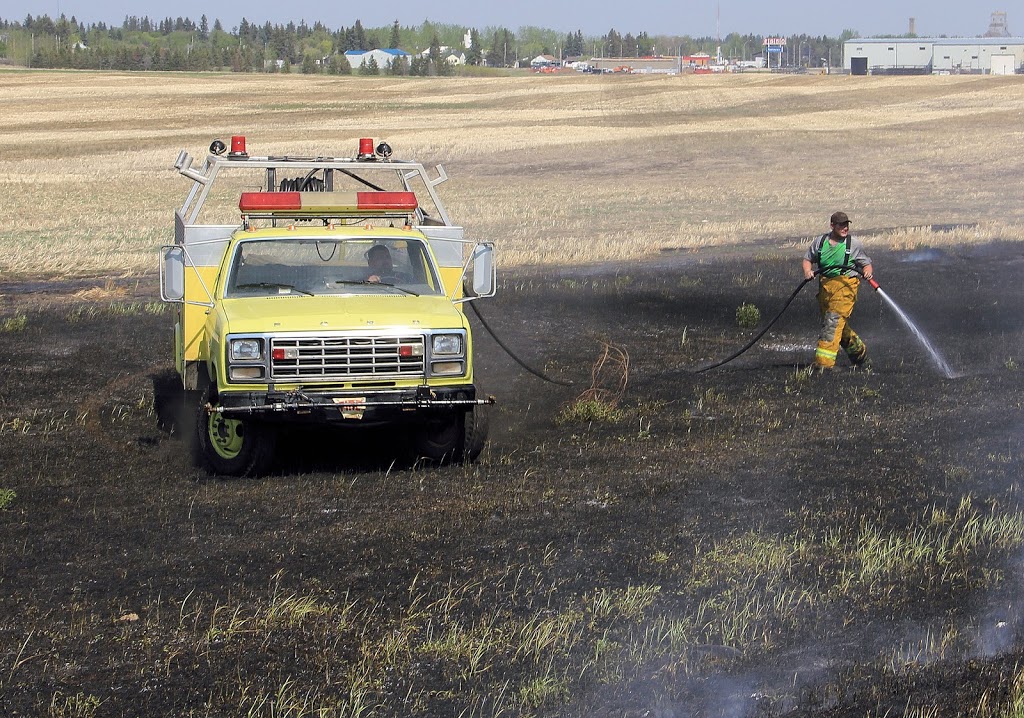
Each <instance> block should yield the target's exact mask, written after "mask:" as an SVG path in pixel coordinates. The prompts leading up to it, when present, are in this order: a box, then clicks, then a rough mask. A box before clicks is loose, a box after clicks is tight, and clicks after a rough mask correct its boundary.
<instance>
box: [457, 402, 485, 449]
mask: <svg viewBox="0 0 1024 718" xmlns="http://www.w3.org/2000/svg"><path fill="white" fill-rule="evenodd" d="M489 430H490V412H489V411H488V410H487V407H486V406H474V407H473V408H471V409H470V410H469V411H467V412H466V419H465V428H464V430H463V441H462V454H463V460H464V461H465V462H466V463H472V462H474V461H476V460H477V459H478V458H480V453H481V452H482V451H483V450H484V444H486V443H487V433H488V431H489Z"/></svg>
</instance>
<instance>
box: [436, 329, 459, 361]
mask: <svg viewBox="0 0 1024 718" xmlns="http://www.w3.org/2000/svg"><path fill="white" fill-rule="evenodd" d="M430 350H431V352H432V353H433V355H434V356H458V355H460V354H462V335H461V334H435V335H434V337H433V343H432V344H431V346H430Z"/></svg>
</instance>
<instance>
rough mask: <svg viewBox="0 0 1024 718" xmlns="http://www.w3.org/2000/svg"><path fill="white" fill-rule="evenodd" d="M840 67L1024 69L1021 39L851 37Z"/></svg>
mask: <svg viewBox="0 0 1024 718" xmlns="http://www.w3.org/2000/svg"><path fill="white" fill-rule="evenodd" d="M843 67H845V68H846V69H847V70H849V71H850V72H851V73H852V74H854V75H867V74H887V75H888V74H892V75H915V74H928V73H947V72H950V73H957V72H964V73H985V74H988V73H991V74H997V75H1010V74H1013V73H1015V72H1024V38H1020V37H953V38H945V37H943V38H923V37H918V38H907V37H898V38H897V37H891V38H873V37H865V38H854V39H853V40H847V41H846V42H845V43H843Z"/></svg>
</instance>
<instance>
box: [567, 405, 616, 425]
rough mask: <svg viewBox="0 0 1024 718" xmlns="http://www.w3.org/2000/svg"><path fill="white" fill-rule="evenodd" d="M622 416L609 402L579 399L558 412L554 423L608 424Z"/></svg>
mask: <svg viewBox="0 0 1024 718" xmlns="http://www.w3.org/2000/svg"><path fill="white" fill-rule="evenodd" d="M622 416H623V413H622V410H621V409H619V408H618V407H616V406H615V405H614V404H612V403H610V402H607V401H601V400H600V399H579V400H577V401H574V402H573V403H572V404H569V405H568V406H566V407H564V408H563V409H562V410H561V411H560V412H558V416H556V417H555V423H556V424H569V423H586V422H590V421H597V422H605V423H610V422H613V421H618V420H619V419H621V418H622Z"/></svg>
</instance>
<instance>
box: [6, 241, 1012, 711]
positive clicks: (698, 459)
mask: <svg viewBox="0 0 1024 718" xmlns="http://www.w3.org/2000/svg"><path fill="white" fill-rule="evenodd" d="M908 256H909V255H908V254H906V253H903V254H901V253H892V254H880V255H879V256H877V257H876V271H878V272H879V274H880V275H881V269H879V268H880V267H884V268H885V277H886V278H887V288H889V291H890V294H891V295H892V296H894V297H896V298H897V301H900V302H901V304H903V305H904V306H905V308H906V309H907V311H908V312H909V313H911V314H912V315H913V316H915V317H918V318H919V320H920V321H921V323H922V325H923V328H924V329H925V331H926V332H927V333H928V334H929V336H931V338H932V339H933V340H934V341H935V343H936V344H937V345H938V346H939V347H941V348H942V349H944V350H945V352H946V353H947V356H948V358H949V360H950V361H951V363H953V364H954V365H956V366H957V367H958V368H960V369H961V370H963V372H964V374H965V375H964V376H963V377H962V378H959V379H956V380H946V379H943V378H942V377H941V376H939V374H938V372H937V371H935V370H933V369H932V367H931V366H930V365H929V364H928V361H927V359H926V358H925V357H924V356H923V355H922V354H921V353H920V352H919V351H918V350H917V349H916V347H915V346H914V345H913V344H912V343H911V340H910V338H909V337H907V336H905V335H904V333H903V331H902V329H901V327H900V325H899V324H898V322H897V320H896V318H895V317H893V316H891V315H890V314H889V313H887V311H886V310H885V309H884V307H882V306H881V303H880V302H878V300H877V298H874V297H872V296H871V295H867V294H866V295H863V296H862V299H861V302H860V303H859V304H858V309H857V313H856V314H855V325H856V326H857V328H858V331H860V332H861V334H862V335H863V336H864V337H865V339H866V340H867V341H868V343H869V345H870V347H871V351H872V359H873V365H872V367H871V369H870V370H867V371H864V370H857V371H852V370H849V369H842V370H840V371H838V372H836V373H835V374H833V375H831V376H818V375H815V374H813V373H810V372H807V371H806V369H805V363H806V361H807V359H808V357H809V355H810V352H811V343H812V342H813V337H814V335H815V328H814V327H815V323H816V322H815V319H814V311H815V310H814V306H813V298H812V297H811V295H810V293H809V291H808V296H806V297H802V298H801V299H802V301H798V302H797V303H796V304H794V306H793V308H791V310H790V312H789V313H787V315H785V316H784V317H783V319H782V320H781V321H780V322H779V323H778V325H777V326H776V327H775V328H773V330H772V331H771V332H770V333H769V334H768V335H767V336H766V337H765V339H764V340H763V341H762V343H761V344H759V345H758V346H757V347H755V348H754V349H752V350H751V351H750V352H748V353H747V354H745V355H743V356H742V357H740V358H739V359H737V360H736V361H735V362H733V363H731V364H729V365H726V366H725V367H722V368H721V369H718V370H714V371H712V372H707V373H705V374H692V373H691V372H690V371H689V369H692V368H694V367H696V366H700V365H701V364H703V363H706V362H708V361H711V360H713V359H716V358H719V357H721V356H723V355H725V354H727V353H728V352H729V351H731V350H732V349H734V348H735V347H736V346H738V345H741V344H742V343H743V342H744V341H746V339H747V337H749V336H750V334H751V332H753V331H756V329H752V328H742V327H739V326H737V323H736V310H737V307H739V306H741V305H742V304H744V303H746V302H749V303H751V304H754V305H757V306H758V307H761V308H762V310H764V314H765V315H771V314H772V313H773V311H772V308H774V307H780V306H781V304H782V302H783V301H784V299H785V298H786V296H787V295H788V293H789V290H790V286H789V284H790V283H789V282H784V281H771V282H769V281H764V280H759V281H749V279H745V280H744V281H742V282H740V283H737V282H734V281H731V279H732V278H733V277H734V276H741V277H743V276H746V277H748V278H749V277H750V276H751V273H750V271H749V268H748V266H747V265H746V264H745V263H744V262H734V261H732V260H730V259H728V258H719V259H717V260H709V259H707V258H706V257H704V256H701V255H674V256H669V257H666V258H665V259H663V260H662V261H660V262H656V263H648V264H645V265H642V264H637V265H634V266H630V267H629V268H628V270H627V269H624V268H619V269H617V270H608V269H601V268H595V269H593V270H589V269H578V270H536V271H530V270H524V271H522V272H519V273H517V274H515V275H513V276H510V277H508V278H507V279H506V280H505V282H504V286H503V291H502V292H501V294H500V295H499V297H498V298H497V299H496V300H495V301H494V302H493V303H491V304H484V305H482V306H481V307H480V309H481V312H483V313H484V314H485V316H486V318H487V319H488V321H489V323H491V324H492V325H493V326H494V327H495V329H496V330H497V331H499V332H501V333H502V334H503V339H504V340H505V341H506V343H509V344H511V345H512V346H514V347H517V348H519V349H520V350H521V351H522V354H523V358H524V359H526V360H528V361H529V362H532V363H533V364H534V365H535V366H538V367H541V368H543V370H544V371H545V372H546V373H547V374H548V375H550V376H552V377H554V378H557V379H559V380H563V381H572V382H573V385H572V386H571V387H555V386H553V385H549V384H544V383H542V382H541V381H540V380H538V379H536V378H534V377H532V376H529V375H526V374H524V373H522V372H520V370H519V369H518V368H517V366H516V365H515V364H514V363H513V362H512V361H511V360H510V359H508V358H507V357H505V356H504V355H503V354H502V353H501V352H500V350H499V349H498V348H497V346H496V345H495V344H494V343H493V342H491V341H490V340H488V339H487V338H486V336H485V335H483V334H482V333H479V334H478V337H477V348H478V351H479V355H480V363H481V368H480V371H481V373H482V376H483V377H484V378H485V382H486V386H485V388H486V390H487V391H490V392H492V393H496V394H497V395H498V397H499V406H498V407H497V410H496V414H495V416H494V417H493V421H492V423H493V428H492V439H491V444H490V446H489V449H488V452H487V453H486V454H485V457H484V459H483V461H482V462H481V463H479V464H477V465H474V466H469V467H441V468H428V467H423V466H418V465H409V464H407V463H406V464H403V463H401V462H400V461H396V460H395V457H393V456H391V455H390V454H389V453H388V442H387V440H386V438H385V439H381V438H380V437H375V438H373V439H372V441H371V442H370V443H365V442H363V440H362V439H359V440H358V441H349V440H348V439H346V438H344V437H336V436H335V435H333V434H325V433H323V432H308V433H307V432H291V433H289V434H288V436H287V441H286V442H285V449H284V451H283V452H282V456H281V460H280V465H279V466H278V468H277V470H276V471H275V472H274V473H273V474H272V475H270V476H267V477H264V478H262V479H258V480H245V481H223V480H218V479H211V478H208V477H204V476H201V475H199V474H197V473H196V471H195V470H194V469H192V468H191V465H190V464H189V462H188V460H187V451H186V449H185V445H184V442H183V441H182V440H181V439H179V438H177V437H173V436H168V435H166V434H165V433H163V432H162V431H160V430H159V429H158V428H157V425H156V417H155V416H154V412H153V404H152V392H151V389H152V381H153V377H154V376H155V375H157V374H158V373H159V372H160V371H161V370H162V369H164V367H165V366H166V363H167V357H169V356H170V336H169V326H168V324H169V320H168V317H167V316H166V315H163V314H161V313H159V312H156V311H151V310H150V309H149V307H150V306H151V304H150V302H151V297H148V296H145V293H144V292H142V293H140V292H139V291H138V290H137V289H133V290H131V291H129V292H127V293H126V294H125V295H124V296H119V297H117V298H116V299H114V300H111V299H109V298H108V297H107V296H106V295H104V296H103V297H97V298H95V299H94V300H93V301H91V302H89V301H84V300H82V299H81V298H79V299H69V300H68V301H67V302H66V303H63V304H61V303H54V302H48V303H45V305H44V306H42V307H41V308H33V307H34V306H35V305H36V303H35V302H33V300H32V298H31V297H22V302H21V304H18V305H16V306H13V307H12V308H11V310H10V311H11V312H12V313H13V315H14V316H22V315H23V316H25V318H26V319H25V322H24V326H23V328H22V329H20V330H18V331H10V332H7V333H5V334H4V346H5V350H6V351H5V352H4V357H3V359H2V361H3V362H4V367H3V372H0V377H2V378H0V452H2V456H3V463H4V468H5V470H4V474H3V479H2V480H0V488H3V489H4V493H3V496H4V497H7V500H6V501H5V502H4V503H3V507H2V508H0V522H2V524H3V526H4V530H3V532H2V533H0V536H2V539H0V540H2V543H0V576H2V584H3V586H2V588H3V590H2V592H0V595H2V599H0V694H2V695H3V696H4V701H5V706H7V711H8V714H10V715H33V716H35V715H49V716H107V715H111V716H115V715H174V716H188V715H193V716H200V715H201V716H210V715H223V716H238V715H248V716H267V717H268V718H269V717H270V716H275V717H277V716H378V715H380V716H406V715H453V716H521V715H537V716H541V715H588V716H589V715H642V714H644V713H645V712H648V711H662V712H663V713H664V714H674V715H694V716H704V715H730V716H731V715H766V716H767V715H772V716H774V715H780V716H781V715H808V716H810V715H877V716H882V715H917V716H931V715H936V716H937V715H955V714H958V713H959V714H965V715H966V714H971V715H981V716H1002V715H1015V714H1016V713H1015V712H1014V711H1016V710H1018V709H1017V708H1015V706H1019V705H1020V704H1021V702H1022V698H1021V695H1022V690H1021V685H1022V684H1024V683H1022V681H1024V679H1022V678H1021V675H1022V670H1021V668H1020V666H1021V665H1024V663H1019V661H1021V658H1022V657H1024V653H1022V652H1021V650H1020V647H1019V646H1020V643H1019V640H1018V635H1019V632H1020V627H1021V623H1020V616H1019V606H1018V605H1017V598H1016V597H1017V595H1018V593H1019V590H1020V588H1021V584H1022V579H1021V564H1020V560H1021V556H1022V544H1024V512H1022V508H1021V496H1020V489H1019V486H1018V482H1017V479H1018V475H1019V468H1020V452H1021V440H1020V429H1021V425H1022V422H1021V419H1020V411H1021V401H1022V392H1021V388H1020V385H1019V373H1018V372H1016V371H1014V370H1013V369H1012V368H1010V367H1009V366H1008V363H1007V361H1008V360H1007V357H1013V358H1016V357H1019V356H1020V355H1021V349H1022V346H1024V345H1022V342H1021V335H1020V329H1019V327H1018V326H1017V324H1016V322H1015V321H1013V319H1012V317H1013V313H1012V310H1011V308H1010V307H1009V306H1007V305H1008V304H1010V305H1012V304H1013V303H1014V302H1018V303H1019V299H1020V297H1019V296H1014V297H1009V298H1008V297H1006V296H1005V295H1004V294H1000V293H999V292H1000V291H1002V290H998V289H997V288H1005V287H1007V286H1016V284H1015V283H1013V282H1011V281H1010V273H1011V271H1012V267H1008V266H1007V263H1006V262H1005V261H1003V259H1002V253H1001V248H999V247H996V248H993V249H992V250H991V251H988V250H984V251H983V250H979V249H977V248H965V249H962V250H957V251H955V252H953V251H950V252H946V253H945V254H944V257H943V258H942V259H941V261H940V260H935V261H933V262H931V263H930V264H928V265H927V266H922V265H921V264H919V263H916V262H908V261H905V260H906V259H907V258H908ZM760 261H761V263H762V264H763V265H764V272H765V274H764V275H763V276H769V275H770V276H774V277H778V276H783V277H788V276H792V277H793V280H792V282H791V283H792V284H795V283H796V282H797V281H798V280H797V279H796V271H795V269H794V268H793V267H791V265H793V264H795V262H794V261H793V258H791V257H772V256H765V257H763V258H762V259H761V260H760ZM787 272H789V274H787ZM936 275H941V276H943V277H945V278H947V279H948V280H949V281H950V282H951V283H952V284H951V285H950V286H949V292H947V293H943V294H942V296H935V295H934V294H929V293H928V291H927V290H928V287H930V286H931V284H930V282H931V280H932V279H933V278H934V277H935V276H936ZM983 276H984V277H987V278H991V279H992V281H986V282H984V283H982V282H980V281H979V279H980V278H981V277H983ZM114 289H115V288H114V287H107V289H106V291H108V292H110V291H114ZM1014 291H1016V290H1014ZM72 294H73V293H72ZM5 295H6V296H8V297H10V296H11V293H10V291H9V288H7V289H5ZM524 317H529V318H530V321H528V322H527V321H523V318H524ZM610 357H618V358H617V359H611V358H610ZM366 446H374V447H375V449H374V450H375V451H377V452H379V455H377V456H375V457H372V458H371V459H367V458H366V457H365V453H366V451H365V447H366ZM360 452H361V453H362V454H363V455H357V454H359V453H360Z"/></svg>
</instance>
